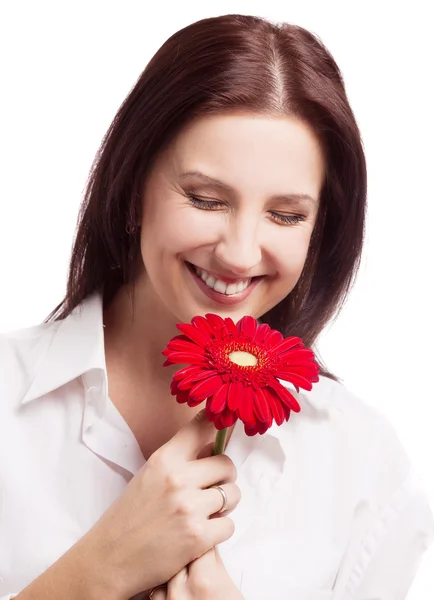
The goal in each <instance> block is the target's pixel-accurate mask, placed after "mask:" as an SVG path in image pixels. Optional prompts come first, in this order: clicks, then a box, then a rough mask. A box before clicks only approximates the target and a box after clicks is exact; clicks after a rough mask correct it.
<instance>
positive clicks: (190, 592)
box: [152, 548, 244, 600]
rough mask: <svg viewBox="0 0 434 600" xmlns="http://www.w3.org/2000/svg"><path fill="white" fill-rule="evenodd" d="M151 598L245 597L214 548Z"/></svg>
mask: <svg viewBox="0 0 434 600" xmlns="http://www.w3.org/2000/svg"><path fill="white" fill-rule="evenodd" d="M152 600H244V598H243V596H242V594H241V592H240V590H239V589H238V588H237V587H236V586H235V584H234V582H233V581H232V579H231V577H230V576H229V573H228V572H227V571H226V568H225V566H224V564H223V561H222V559H221V557H220V554H219V552H218V550H217V548H211V549H210V550H208V551H207V552H205V554H203V555H202V556H201V557H200V558H197V559H196V560H194V561H193V562H192V563H190V564H189V565H188V566H187V567H184V568H183V569H181V571H180V572H179V573H177V574H176V575H175V576H174V577H172V579H171V580H170V581H169V582H168V584H167V586H166V588H164V587H162V588H158V589H157V590H155V592H154V593H153V594H152Z"/></svg>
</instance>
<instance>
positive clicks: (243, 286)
mask: <svg viewBox="0 0 434 600" xmlns="http://www.w3.org/2000/svg"><path fill="white" fill-rule="evenodd" d="M236 285H237V294H239V293H240V292H242V291H243V290H245V289H246V287H247V286H246V284H245V282H244V281H239V282H238V283H237V284H236Z"/></svg>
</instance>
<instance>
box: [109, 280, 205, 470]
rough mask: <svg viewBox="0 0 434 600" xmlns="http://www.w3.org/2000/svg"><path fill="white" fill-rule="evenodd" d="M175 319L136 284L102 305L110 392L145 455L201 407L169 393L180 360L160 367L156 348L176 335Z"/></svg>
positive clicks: (169, 437) (160, 349) (172, 433)
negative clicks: (180, 402)
mask: <svg viewBox="0 0 434 600" xmlns="http://www.w3.org/2000/svg"><path fill="white" fill-rule="evenodd" d="M176 322H177V321H176V320H175V318H174V317H173V315H170V314H168V312H166V311H165V309H164V307H162V305H161V302H157V299H155V300H154V299H153V297H152V294H150V293H147V290H146V289H145V288H144V287H141V286H140V285H136V287H135V289H134V292H133V290H132V289H128V288H122V289H121V290H119V292H118V293H117V295H116V296H115V298H114V299H113V301H112V302H111V303H110V305H109V306H108V307H107V308H106V309H105V310H104V326H105V327H104V342H105V355H106V364H107V373H108V384H109V396H110V399H111V401H112V402H113V403H114V404H115V406H116V408H117V409H118V411H119V412H120V413H121V415H122V416H123V418H124V419H125V421H126V422H127V424H128V425H129V427H130V429H131V430H132V431H133V433H134V435H135V437H136V439H137V441H138V443H139V445H140V447H141V450H142V453H143V455H144V457H145V458H146V459H147V458H148V457H149V456H150V455H151V454H152V453H153V452H154V451H155V450H156V449H157V448H159V447H160V446H161V445H162V444H164V443H166V442H167V441H168V440H169V439H171V438H172V437H173V436H174V435H175V433H176V432H177V431H178V430H179V429H180V428H181V427H183V426H184V425H186V424H187V422H188V421H190V420H191V419H192V418H193V417H194V416H195V415H196V414H197V413H198V412H199V411H200V410H201V409H202V408H204V406H203V405H199V406H197V407H195V408H191V407H189V406H188V405H187V404H179V403H178V402H176V399H175V398H174V397H173V396H172V395H171V393H170V382H171V379H172V376H173V375H174V373H175V372H176V371H177V370H178V369H179V368H180V367H181V365H174V366H171V367H163V362H164V360H165V359H164V357H163V356H162V354H161V352H162V350H164V348H165V347H166V345H167V343H168V341H169V340H170V339H171V338H172V337H173V336H174V335H177V334H179V331H178V330H177V329H176V326H175V325H176ZM210 441H211V440H210Z"/></svg>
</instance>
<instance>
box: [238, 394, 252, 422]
mask: <svg viewBox="0 0 434 600" xmlns="http://www.w3.org/2000/svg"><path fill="white" fill-rule="evenodd" d="M249 390H250V391H249ZM253 402H254V400H253V390H252V386H251V385H249V386H242V390H241V395H240V397H239V398H238V416H239V417H240V419H241V421H243V423H247V422H251V421H255V413H254V411H253Z"/></svg>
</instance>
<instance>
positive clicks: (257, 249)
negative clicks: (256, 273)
mask: <svg viewBox="0 0 434 600" xmlns="http://www.w3.org/2000/svg"><path fill="white" fill-rule="evenodd" d="M258 233H259V232H258V225H257V223H252V221H251V220H250V219H249V220H247V219H246V220H244V221H243V222H241V221H238V222H236V223H233V224H232V225H231V226H229V224H228V229H227V230H226V231H225V232H224V233H223V235H222V236H221V239H220V240H219V242H218V243H217V245H216V247H215V251H214V253H215V256H216V258H217V260H218V261H219V262H220V263H221V264H222V266H223V267H224V268H225V269H226V270H228V271H230V272H231V273H233V274H234V275H237V276H238V277H242V276H245V277H249V276H250V273H251V272H252V271H253V269H254V268H255V267H257V266H258V265H259V264H260V262H261V261H262V248H261V243H260V240H259V235H258Z"/></svg>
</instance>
